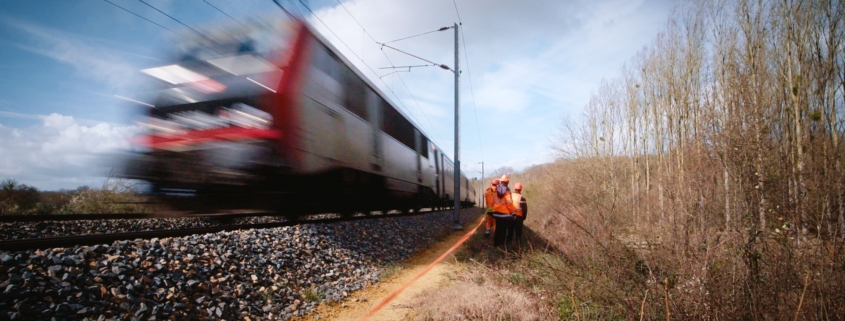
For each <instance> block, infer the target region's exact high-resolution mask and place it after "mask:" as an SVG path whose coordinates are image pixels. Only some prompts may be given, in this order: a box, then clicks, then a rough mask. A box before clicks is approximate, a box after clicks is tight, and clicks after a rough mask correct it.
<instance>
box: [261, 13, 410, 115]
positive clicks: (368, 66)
mask: <svg viewBox="0 0 845 321" xmlns="http://www.w3.org/2000/svg"><path fill="white" fill-rule="evenodd" d="M274 2H275V0H274ZM299 3H301V4H302V5H303V6H304V7H305V9H308V12H310V13H311V15H312V16H314V18H317V21H319V22H320V23H321V24H323V26H324V27H326V29H327V30H329V32H331V33H332V35H334V36H335V38H337V40H339V41H340V43H342V44H343V45H344V46H345V47H346V49H349V52H351V53H352V54H353V55H355V57H356V58H358V60H360V61H361V63H363V64H364V66H367V69H369V70H370V72H372V73H373V75H376V76H377V77H378V73H376V72H375V70H373V68H372V67H370V65H368V64H367V63H366V62H365V61H364V59H361V57H360V56H358V54H356V53H355V51H354V50H352V48H350V47H349V45H347V44H346V42H344V41H343V39H341V38H340V37H339V36H338V35H337V34H336V33H335V32H334V31H333V30H332V28H329V26H328V25H327V24H326V23H325V22H323V19H320V17H318V16H317V15H316V14H315V13H314V11H313V10H311V8H310V7H308V5H307V4H305V2H303V1H302V0H299ZM277 4H278V3H277ZM282 9H284V8H282ZM285 11H286V12H287V10H285ZM379 80H381V82H382V83H383V84H384V86H385V87H386V88H387V90H390V92H391V93H393V96H394V97H396V100H398V101H399V103H400V104H402V106H403V107H404V109H405V110H406V111H408V107H407V106H405V103H403V102H402V100H400V99H399V95H397V94H396V92H394V91H393V89H391V88H390V86H388V85H387V83H386V82H384V80H383V79H381V78H379ZM408 115H409V116H411V118H412V119H413V120H414V122H417V123H419V120H417V119H416V117H414V115H413V114H411V113H410V112H408Z"/></svg>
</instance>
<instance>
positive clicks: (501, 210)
mask: <svg viewBox="0 0 845 321" xmlns="http://www.w3.org/2000/svg"><path fill="white" fill-rule="evenodd" d="M509 182H510V179H509V178H508V175H502V177H501V178H499V185H498V186H496V195H495V197H494V198H493V217H494V218H495V219H496V231H495V234H494V235H493V246H499V245H502V244H504V242H505V236H506V235H507V232H508V230H511V232H512V230H513V229H512V225H513V224H512V223H513V222H514V221H515V220H516V207H515V206H514V205H513V199H512V197H511V191H510V189H509V188H508V183H509Z"/></svg>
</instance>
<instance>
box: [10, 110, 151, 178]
mask: <svg viewBox="0 0 845 321" xmlns="http://www.w3.org/2000/svg"><path fill="white" fill-rule="evenodd" d="M36 117H38V118H40V119H41V123H40V124H39V125H35V126H30V127H25V128H14V127H8V126H4V125H3V124H0V142H2V144H0V155H3V156H2V157H0V179H5V178H14V179H16V180H18V181H19V182H21V183H23V184H27V185H32V186H36V187H38V188H40V189H59V188H75V187H77V186H79V185H92V184H94V185H96V184H99V183H101V182H102V176H104V175H106V174H107V173H108V170H109V168H107V165H104V164H103V161H104V160H105V157H106V156H107V155H109V154H110V153H114V152H117V151H120V150H125V149H127V148H128V147H129V144H128V142H127V138H129V137H131V136H132V135H134V134H135V133H137V132H138V129H137V128H136V127H135V126H127V125H115V124H109V123H97V124H95V125H92V126H85V125H82V124H80V122H79V121H77V120H76V119H74V118H73V117H71V116H65V115H60V114H55V113H54V114H50V115H47V116H36Z"/></svg>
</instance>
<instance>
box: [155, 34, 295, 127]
mask: <svg viewBox="0 0 845 321" xmlns="http://www.w3.org/2000/svg"><path fill="white" fill-rule="evenodd" d="M296 26H297V24H295V23H294V21H292V20H277V21H274V22H273V23H268V22H265V21H263V20H257V21H247V22H243V23H241V24H239V25H237V26H236V27H231V26H230V27H227V28H217V29H214V30H207V29H206V30H200V31H199V32H198V33H196V34H195V35H194V36H192V37H188V38H184V39H180V40H178V41H177V42H176V44H175V46H174V50H173V52H172V54H171V56H172V57H173V61H174V63H172V64H168V65H164V66H159V67H155V68H149V69H144V70H142V72H143V73H144V74H147V75H149V76H151V77H153V78H155V79H157V80H159V81H160V82H161V83H162V84H163V86H164V88H163V89H161V90H160V91H159V92H158V94H157V99H156V101H155V104H154V105H155V107H156V109H161V108H163V109H168V108H167V107H168V106H182V105H193V104H197V103H199V102H210V101H219V100H229V99H231V98H236V97H255V96H258V95H262V94H271V93H275V92H276V91H277V88H278V84H279V82H280V81H281V78H282V76H283V74H284V69H285V67H286V66H287V63H288V60H289V57H290V51H291V47H292V42H293V38H294V35H295V33H296V30H295V29H296ZM177 109H179V110H181V109H184V108H177ZM162 113H166V111H163V110H159V111H157V112H154V114H162Z"/></svg>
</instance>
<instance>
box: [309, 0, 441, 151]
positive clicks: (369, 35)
mask: <svg viewBox="0 0 845 321" xmlns="http://www.w3.org/2000/svg"><path fill="white" fill-rule="evenodd" d="M335 1H337V4H339V5H340V6H341V7H342V8H343V10H344V11H346V13H347V14H348V15H349V16H350V17H352V20H354V21H355V23H356V24H358V26H359V27H361V30H363V31H364V33H366V34H367V36H368V37H370V40H372V41H373V42H375V43H377V44H378V41H376V39H375V38H373V35H371V34H370V32H369V31H367V28H364V26H363V25H361V22H359V21H358V19H356V18H355V16H354V15H352V13H351V12H349V9H347V8H346V6H344V5H343V3H342V2H340V0H335ZM299 2H302V0H299ZM303 5H305V4H304V3H303ZM306 8H308V6H306ZM308 10H309V11H310V10H311V9H308ZM312 14H313V12H312ZM318 19H319V18H318ZM320 22H322V21H320ZM323 25H325V24H323ZM326 28H328V26H326ZM443 30H446V29H443V28H440V30H437V31H443ZM399 40H401V39H399ZM394 41H396V40H394ZM347 48H349V46H347ZM391 48H392V47H391ZM394 49H395V48H394ZM349 50H350V51H351V50H352V49H349ZM395 50H398V49H395ZM353 53H354V52H353ZM381 54H382V55H384V58H385V59H387V62H388V63H390V66H392V67H396V65H394V64H393V61H392V60H390V57H388V56H387V53H385V52H384V50H381ZM358 59H360V58H358ZM420 59H422V58H420ZM423 60H425V59H423ZM361 61H362V62H363V60H361ZM364 64H365V65H366V63H364ZM436 65H438V66H440V68H443V66H444V65H439V64H436ZM367 67H368V68H369V66H367ZM371 70H372V69H371ZM396 76H397V77H399V80H400V81H401V82H402V85H403V86H405V90H407V91H408V94H410V95H411V98H413V99H414V103H416V105H417V108H418V109H419V110H420V111H421V112H422V114H423V117H425V120H426V121H427V122H428V124H429V126H431V129H432V130H433V131H434V134H435V135H437V138H440V141H442V142H445V141H446V140H445V139H443V137H442V136H440V132H438V131H437V127H434V125H433V124H432V123H431V120H430V119H429V118H428V114H426V112H425V110H424V109H423V108H422V106H420V102H419V101H418V100H417V97H416V96H415V95H414V93H413V92H412V91H411V88H410V87H408V84H407V83H405V79H404V78H402V75H399V74H396ZM379 79H380V78H379ZM382 82H384V80H382ZM384 85H385V86H387V83H384ZM388 89H389V87H388ZM390 91H391V92H393V90H392V89H391V90H390ZM393 95H394V96H396V99H397V100H399V102H400V103H402V100H401V99H399V96H398V95H396V93H393ZM404 104H405V103H402V105H404ZM405 109H408V108H407V107H406V108H405ZM409 114H410V112H409ZM411 117H413V115H412V116H411Z"/></svg>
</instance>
